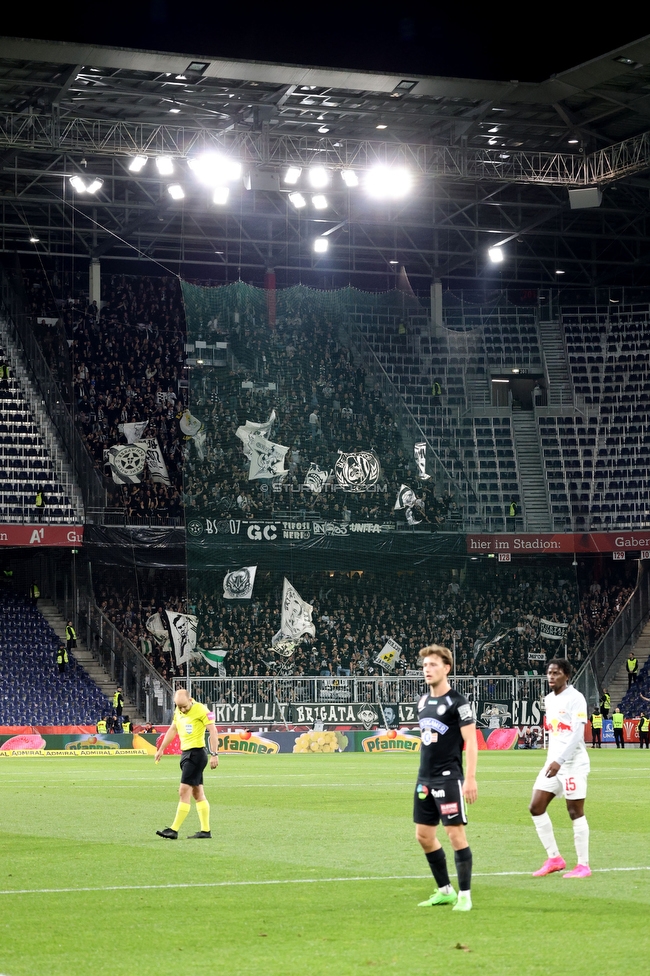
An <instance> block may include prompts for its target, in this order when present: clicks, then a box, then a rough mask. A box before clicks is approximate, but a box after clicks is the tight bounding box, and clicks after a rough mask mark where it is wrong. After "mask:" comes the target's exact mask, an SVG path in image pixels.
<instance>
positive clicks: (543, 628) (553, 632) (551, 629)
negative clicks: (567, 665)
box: [539, 617, 569, 640]
mask: <svg viewBox="0 0 650 976" xmlns="http://www.w3.org/2000/svg"><path fill="white" fill-rule="evenodd" d="M568 626H569V625H568V624H561V623H559V622H558V621H557V620H547V619H546V617H542V618H541V619H540V621H539V636H540V637H545V638H546V639H547V640H564V638H565V636H566V631H567V628H568Z"/></svg>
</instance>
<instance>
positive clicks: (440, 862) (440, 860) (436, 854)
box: [424, 847, 471, 888]
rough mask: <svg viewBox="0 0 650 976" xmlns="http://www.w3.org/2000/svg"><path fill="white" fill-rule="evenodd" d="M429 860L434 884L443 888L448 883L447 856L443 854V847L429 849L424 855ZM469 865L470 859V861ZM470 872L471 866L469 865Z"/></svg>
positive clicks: (449, 882)
mask: <svg viewBox="0 0 650 976" xmlns="http://www.w3.org/2000/svg"><path fill="white" fill-rule="evenodd" d="M424 856H425V857H426V859H427V861H428V862H429V867H430V868H431V873H432V875H433V876H434V878H435V879H436V884H437V885H438V887H439V888H444V887H445V885H450V884H451V881H450V880H449V872H448V871H447V858H446V856H445V852H444V849H443V848H442V847H439V848H438V850H437V851H429V853H428V854H427V853H426V852H425V855H424ZM470 865H471V861H470ZM470 874H471V867H470Z"/></svg>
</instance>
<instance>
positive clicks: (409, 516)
mask: <svg viewBox="0 0 650 976" xmlns="http://www.w3.org/2000/svg"><path fill="white" fill-rule="evenodd" d="M415 513H416V508H415V507H412V508H407V509H406V512H405V514H406V521H407V522H408V524H409V525H419V524H420V522H422V521H423V519H421V518H416V517H415Z"/></svg>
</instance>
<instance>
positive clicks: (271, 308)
mask: <svg viewBox="0 0 650 976" xmlns="http://www.w3.org/2000/svg"><path fill="white" fill-rule="evenodd" d="M264 289H265V291H266V311H267V313H268V318H269V328H270V329H274V328H275V310H276V294H275V268H269V269H268V270H267V272H266V274H265V275H264Z"/></svg>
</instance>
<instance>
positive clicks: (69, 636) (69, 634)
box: [65, 624, 77, 640]
mask: <svg viewBox="0 0 650 976" xmlns="http://www.w3.org/2000/svg"><path fill="white" fill-rule="evenodd" d="M65 639H66V640H76V639H77V631H76V630H75V629H74V627H72V626H71V625H70V624H68V626H67V627H66V628H65Z"/></svg>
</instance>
